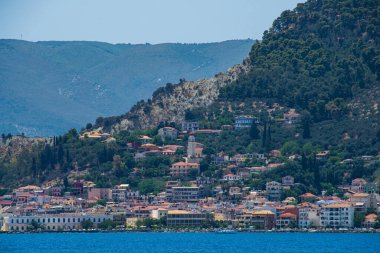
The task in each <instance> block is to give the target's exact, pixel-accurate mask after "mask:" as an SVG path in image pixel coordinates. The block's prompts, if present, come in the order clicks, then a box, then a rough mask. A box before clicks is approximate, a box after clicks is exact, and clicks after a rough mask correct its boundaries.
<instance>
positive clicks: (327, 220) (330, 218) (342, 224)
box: [320, 203, 354, 228]
mask: <svg viewBox="0 0 380 253" xmlns="http://www.w3.org/2000/svg"><path fill="white" fill-rule="evenodd" d="M320 219H321V220H320V224H321V226H323V227H332V228H352V227H353V226H354V208H353V207H352V206H351V205H350V204H346V203H336V204H330V205H327V206H324V207H322V209H321V214H320Z"/></svg>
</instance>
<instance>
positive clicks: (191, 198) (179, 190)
mask: <svg viewBox="0 0 380 253" xmlns="http://www.w3.org/2000/svg"><path fill="white" fill-rule="evenodd" d="M198 197H199V187H172V188H171V191H170V194H168V195H167V199H168V200H169V201H172V202H197V201H198Z"/></svg>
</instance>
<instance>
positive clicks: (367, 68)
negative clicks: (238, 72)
mask: <svg viewBox="0 0 380 253" xmlns="http://www.w3.org/2000/svg"><path fill="white" fill-rule="evenodd" d="M379 20H380V17H379V2H378V1H377V0H363V1H358V0H343V1H336V0H324V1H322V0H311V1H307V2H306V3H302V4H298V6H297V8H295V9H294V10H293V11H285V12H283V13H282V15H281V16H280V17H279V18H278V19H276V20H275V21H274V22H273V26H272V27H271V28H270V29H269V30H268V31H266V32H264V36H263V40H262V41H260V42H258V43H255V44H254V45H253V47H252V50H251V53H250V59H251V61H252V66H253V67H252V70H251V71H250V72H249V73H248V74H247V75H245V76H241V77H240V78H239V79H238V80H237V81H236V82H233V83H232V84H230V85H227V86H226V87H224V88H222V89H221V92H220V98H221V99H227V100H231V101H236V100H244V99H247V98H261V99H262V98H265V99H276V101H279V102H281V103H283V104H285V105H287V106H290V107H299V108H302V109H306V110H308V111H309V112H310V113H311V114H312V115H313V117H314V120H317V121H319V120H323V119H328V118H335V117H337V116H339V115H341V114H344V113H345V111H346V102H347V99H349V98H352V97H353V96H354V95H355V93H356V92H358V90H360V89H363V88H368V87H371V86H372V87H373V86H375V85H379V80H380V74H379V70H380V49H379V33H380V30H379V29H378V27H379V26H380V21H379ZM306 123H307V122H306ZM306 136H307V133H306Z"/></svg>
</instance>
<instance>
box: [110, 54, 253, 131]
mask: <svg viewBox="0 0 380 253" xmlns="http://www.w3.org/2000/svg"><path fill="white" fill-rule="evenodd" d="M250 67H251V65H250V61H249V60H248V59H246V60H244V61H243V63H242V64H237V65H235V66H233V67H231V68H230V69H228V70H227V71H226V72H224V73H219V74H217V75H215V77H214V78H211V79H207V80H199V81H184V80H183V81H181V82H180V83H179V84H176V85H172V84H167V85H166V87H162V88H159V89H158V90H157V91H156V92H154V94H153V96H152V99H149V100H148V101H143V102H139V103H137V104H136V105H135V106H133V107H132V108H131V110H130V111H129V112H128V113H127V114H125V115H123V116H121V117H119V118H118V119H117V123H115V124H113V125H112V126H111V127H110V129H109V130H110V131H111V133H112V134H113V133H118V132H120V131H122V130H133V129H148V128H152V127H155V126H157V125H158V124H159V123H160V122H164V121H170V122H176V123H179V122H181V121H182V120H183V119H184V116H185V112H186V110H189V109H194V108H200V107H207V106H208V105H210V104H211V103H212V102H213V101H215V100H216V99H217V98H218V95H219V90H220V88H221V87H223V86H225V85H227V84H229V83H231V82H233V81H235V80H236V79H237V78H238V77H239V76H240V75H244V74H246V73H247V72H248V71H249V70H250Z"/></svg>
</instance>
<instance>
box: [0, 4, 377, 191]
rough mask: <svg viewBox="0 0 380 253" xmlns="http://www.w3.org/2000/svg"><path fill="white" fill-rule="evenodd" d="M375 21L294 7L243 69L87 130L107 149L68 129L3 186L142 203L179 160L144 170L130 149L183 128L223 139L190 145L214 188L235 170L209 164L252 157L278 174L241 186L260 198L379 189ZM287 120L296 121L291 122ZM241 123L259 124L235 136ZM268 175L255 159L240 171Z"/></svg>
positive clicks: (5, 170)
mask: <svg viewBox="0 0 380 253" xmlns="http://www.w3.org/2000/svg"><path fill="white" fill-rule="evenodd" d="M379 11H380V6H379V1H377V0H365V1H357V0H345V1H333V0H324V1H322V0H309V1H307V2H306V3H304V4H299V5H298V6H297V8H296V9H294V10H292V11H285V12H283V14H282V15H281V17H279V18H278V19H276V20H275V21H274V23H273V26H272V27H271V28H270V29H269V30H268V31H266V32H265V33H264V37H263V40H262V41H260V42H257V43H255V44H254V46H253V47H252V50H251V52H250V55H249V59H248V60H246V61H245V62H244V64H241V65H238V66H235V67H234V68H232V70H229V71H227V73H224V74H220V75H217V76H215V77H214V78H213V79H211V80H202V81H198V82H186V81H182V82H180V83H179V84H177V85H167V86H166V87H165V88H161V89H159V90H158V91H157V92H155V93H154V95H153V97H152V99H149V100H148V101H145V102H144V101H142V102H139V103H138V104H137V105H135V106H134V107H133V108H132V109H131V111H130V112H128V113H127V114H125V115H123V116H121V117H113V118H105V119H104V118H100V119H99V120H98V122H97V124H96V125H95V127H92V126H91V125H89V126H88V127H87V130H99V131H100V132H101V131H104V132H109V131H113V132H112V134H113V137H114V138H115V140H114V142H112V143H106V142H98V141H94V140H92V139H86V138H84V139H83V138H82V139H80V138H79V135H78V133H77V132H76V131H75V130H70V131H69V132H68V133H67V134H65V135H64V136H63V137H58V138H56V140H55V141H54V145H53V146H46V145H45V146H44V145H41V146H40V147H38V148H37V147H36V149H35V150H33V151H32V152H27V151H26V152H25V153H23V154H22V155H21V156H20V157H19V159H14V160H13V161H12V162H9V161H5V162H3V163H2V164H0V180H2V181H1V182H3V183H5V182H7V184H10V183H13V184H15V183H16V178H17V179H19V178H22V179H23V180H24V182H28V181H29V182H36V181H43V180H47V179H51V178H53V177H55V176H61V177H68V176H70V177H74V176H75V175H77V176H78V177H83V178H86V179H87V180H93V181H95V182H96V183H99V185H111V184H113V183H121V182H128V183H130V184H131V185H132V186H133V187H136V188H139V189H142V190H143V192H148V193H149V192H158V191H160V190H162V188H163V185H164V182H165V181H167V180H170V179H171V177H170V175H169V173H168V168H169V167H170V164H171V163H173V162H176V161H179V160H181V159H182V157H183V155H184V152H183V151H180V150H179V151H178V153H176V154H175V155H173V156H172V157H170V158H168V157H165V156H159V157H146V159H142V160H139V159H134V158H135V155H136V154H137V153H138V152H140V151H141V150H139V149H138V148H137V149H134V148H133V143H135V142H136V143H138V142H139V141H140V142H141V140H139V136H140V135H148V136H150V137H152V142H153V143H154V144H155V145H157V146H162V145H163V144H175V145H182V146H185V145H186V141H187V137H188V135H187V134H185V135H184V136H182V137H181V138H180V139H179V140H170V141H169V142H168V141H164V140H163V139H162V138H161V137H160V136H158V135H157V133H158V129H159V128H160V127H163V126H168V125H170V126H171V127H175V128H177V129H178V130H180V129H181V125H180V124H181V122H182V121H183V120H185V119H186V120H191V121H198V122H199V123H200V125H201V128H203V129H213V130H215V129H217V130H222V131H221V132H218V133H219V134H216V135H213V133H212V134H211V135H207V134H203V135H202V134H200V135H199V136H197V141H199V142H201V143H202V144H203V145H204V149H203V154H204V157H203V160H202V161H201V163H200V172H201V173H202V174H203V175H207V176H210V177H212V178H221V176H222V175H223V173H227V172H231V171H232V170H231V169H229V168H228V167H227V166H226V167H220V166H217V165H215V163H214V161H215V160H214V159H215V157H216V156H218V155H224V154H226V155H228V156H230V157H233V156H235V155H238V156H241V155H244V154H247V153H248V154H263V155H265V156H266V157H269V158H268V160H267V162H268V163H273V164H277V165H278V164H280V165H278V167H277V168H275V169H273V170H270V171H269V172H268V173H262V174H259V175H254V176H252V178H250V179H249V180H247V181H245V182H244V185H248V186H251V187H254V188H255V189H263V188H264V187H265V182H268V181H270V180H279V178H280V177H281V176H285V175H291V176H294V177H295V180H296V181H297V182H299V183H301V184H302V185H303V186H302V188H300V189H296V190H295V191H296V192H292V193H289V196H298V195H297V194H299V193H301V192H306V191H311V192H315V193H320V192H321V191H322V190H327V191H337V186H338V185H345V184H347V183H349V182H351V180H352V179H354V178H358V177H363V178H365V179H366V180H368V181H369V182H380V162H379V151H380V126H379V124H380V113H379V108H378V106H379V103H380V83H379V79H380V76H379V75H380V74H379V69H380V66H379V63H380V56H379V55H380V54H379V52H380V48H379V33H380V31H379V27H380V26H379V20H380V18H379ZM207 91H209V92H210V94H205V92H207ZM289 112H291V113H292V114H293V115H296V116H297V117H298V116H299V121H298V120H297V121H295V122H291V123H287V122H286V121H285V119H284V118H285V115H286V114H287V113H289ZM241 115H249V116H252V117H255V118H256V119H257V122H256V123H255V124H252V126H251V127H250V128H245V129H234V128H233V124H234V123H235V122H234V120H235V117H236V116H241ZM127 143H132V144H131V145H132V147H131V146H128V144H127ZM139 144H142V143H139ZM317 157H318V159H317ZM265 165H266V163H264V162H263V161H261V160H260V159H256V158H250V159H249V161H246V162H245V163H244V164H240V165H238V167H237V168H236V169H239V168H241V167H254V166H265ZM239 166H240V167H239ZM78 171H79V172H81V173H82V174H80V173H79V172H78ZM74 172H75V173H77V174H75V173H74ZM73 174H75V175H73ZM195 176H196V175H191V177H190V178H186V180H194V179H195ZM19 182H20V181H19ZM147 186H149V187H151V188H149V187H147ZM147 188H149V190H147ZM298 191H299V192H298Z"/></svg>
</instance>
